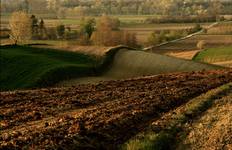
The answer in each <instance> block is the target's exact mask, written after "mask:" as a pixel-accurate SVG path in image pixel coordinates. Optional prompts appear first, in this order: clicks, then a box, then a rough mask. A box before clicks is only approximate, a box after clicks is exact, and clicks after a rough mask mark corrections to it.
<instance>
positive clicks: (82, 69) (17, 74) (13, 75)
mask: <svg viewBox="0 0 232 150" xmlns="http://www.w3.org/2000/svg"><path fill="white" fill-rule="evenodd" d="M0 52H1V55H0V62H1V73H0V83H1V84H0V90H12V89H18V88H30V87H44V86H49V85H52V84H54V83H56V82H58V81H60V80H65V79H70V78H73V77H80V76H86V75H93V74H94V69H93V67H94V64H96V60H95V59H94V57H91V56H88V55H84V54H80V53H74V52H67V51H56V50H52V49H42V48H32V47H27V46H2V47H1V51H0Z"/></svg>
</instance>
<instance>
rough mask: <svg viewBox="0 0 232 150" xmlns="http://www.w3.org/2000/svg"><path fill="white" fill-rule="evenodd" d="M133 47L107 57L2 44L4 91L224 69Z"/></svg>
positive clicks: (113, 51) (0, 61) (1, 87)
mask: <svg viewBox="0 0 232 150" xmlns="http://www.w3.org/2000/svg"><path fill="white" fill-rule="evenodd" d="M129 49H130V48H127V47H123V46H118V47H114V48H111V49H110V50H109V51H108V52H107V53H106V55H105V57H95V56H93V55H86V54H83V53H78V52H69V51H63V50H54V49H48V48H35V47H29V46H1V50H0V53H1V55H0V65H1V72H0V82H1V84H0V90H1V91H3V90H13V89H25V88H38V87H47V86H53V85H54V84H56V83H59V82H61V81H63V80H65V81H66V80H70V79H72V78H78V81H82V82H83V83H85V81H91V82H92V81H99V80H109V79H128V78H131V77H140V76H143V75H155V74H161V73H169V72H179V71H195V70H202V69H205V70H212V69H218V68H220V67H217V66H214V65H207V64H202V63H194V62H191V61H185V60H179V59H175V58H170V57H166V56H161V55H155V54H149V53H145V52H142V51H135V50H129ZM91 51H93V50H92V49H91ZM80 77H91V78H90V79H89V78H87V79H82V78H81V79H80ZM68 82H69V81H68ZM71 83H73V82H72V80H71ZM68 84H69V83H68ZM74 84H75V82H74Z"/></svg>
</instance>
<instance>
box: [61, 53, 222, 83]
mask: <svg viewBox="0 0 232 150" xmlns="http://www.w3.org/2000/svg"><path fill="white" fill-rule="evenodd" d="M116 50H117V51H116V52H114V53H113V54H112V51H109V52H108V53H107V54H106V60H110V61H108V62H106V63H105V64H106V65H104V68H103V69H101V70H104V69H105V68H107V69H105V71H104V72H103V74H101V76H96V77H84V78H78V79H71V80H68V81H64V82H60V83H59V84H58V86H70V85H75V84H78V83H96V82H99V81H105V80H114V79H127V78H136V77H141V76H148V75H157V74H164V73H173V72H188V71H200V70H214V69H220V68H222V67H219V66H216V65H211V64H206V63H199V62H194V61H189V60H185V59H180V58H175V57H170V56H165V55H160V54H155V53H148V52H143V51H136V50H128V49H119V50H118V49H116ZM109 53H111V54H109ZM112 56H114V57H112ZM108 57H109V58H108ZM112 60H113V61H112ZM111 61H112V62H111Z"/></svg>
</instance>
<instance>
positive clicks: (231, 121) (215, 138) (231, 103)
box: [179, 84, 232, 150]
mask: <svg viewBox="0 0 232 150" xmlns="http://www.w3.org/2000/svg"><path fill="white" fill-rule="evenodd" d="M185 128H186V130H187V133H188V134H187V136H186V138H185V139H184V140H183V141H182V143H181V144H180V146H179V147H183V146H184V147H185V148H188V149H192V150H204V149H225V150H231V149H232V84H231V85H230V88H229V91H228V92H227V94H226V95H224V96H218V98H216V100H215V101H214V103H213V104H212V107H211V108H210V109H208V110H207V111H206V112H205V113H204V114H202V115H201V116H200V117H198V118H197V119H195V120H194V121H193V123H191V124H187V125H186V127H185ZM180 149H181V148H180Z"/></svg>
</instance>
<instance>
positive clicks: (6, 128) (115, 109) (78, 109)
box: [0, 70, 232, 150]
mask: <svg viewBox="0 0 232 150" xmlns="http://www.w3.org/2000/svg"><path fill="white" fill-rule="evenodd" d="M231 81H232V70H218V71H202V72H192V73H176V74H168V75H158V76H152V77H144V78H138V79H130V80H121V81H108V82H102V83H99V84H96V85H92V84H88V85H78V86H75V87H69V88H53V89H40V90H30V91H13V92H1V93H0V149H4V150H5V149H13V148H16V149H22V148H25V149H58V148H59V149H78V148H79V149H116V148H118V146H119V145H120V144H122V143H124V142H125V141H126V140H127V139H128V138H130V137H131V136H133V135H134V134H136V133H137V132H138V131H140V130H142V129H143V128H144V127H145V126H146V125H147V124H148V123H149V121H150V120H152V119H154V118H158V117H159V116H160V115H161V114H162V113H163V112H167V111H169V110H171V109H173V108H175V107H177V106H180V105H182V104H184V103H186V102H187V101H188V100H190V99H191V98H193V97H195V96H198V95H200V94H201V93H204V92H206V91H208V90H210V89H213V88H216V87H218V86H220V85H223V84H225V83H228V82H231Z"/></svg>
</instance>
